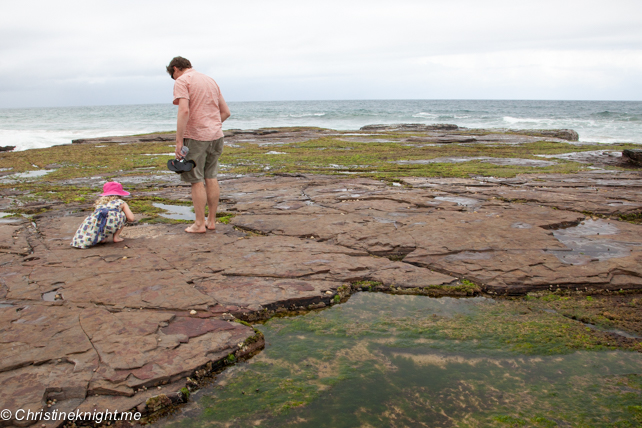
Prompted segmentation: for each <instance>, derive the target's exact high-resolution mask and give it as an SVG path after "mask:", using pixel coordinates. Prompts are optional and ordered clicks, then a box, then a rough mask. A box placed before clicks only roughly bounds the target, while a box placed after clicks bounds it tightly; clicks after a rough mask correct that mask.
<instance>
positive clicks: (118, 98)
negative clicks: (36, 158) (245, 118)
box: [0, 0, 642, 108]
mask: <svg viewBox="0 0 642 428" xmlns="http://www.w3.org/2000/svg"><path fill="white" fill-rule="evenodd" d="M0 8H1V10H2V14H0V58H1V59H0V71H1V72H2V76H3V78H2V79H1V80H0V108H21V107H55V106H83V105H118V104H148V103H165V102H171V99H172V87H173V81H172V80H171V79H170V78H169V76H168V75H167V73H166V72H165V66H166V65H167V64H168V63H169V61H170V60H171V59H172V57H174V56H177V55H180V56H183V57H185V58H188V59H189V60H190V61H191V62H192V65H193V67H194V69H195V70H198V71H200V72H203V73H206V74H208V75H210V76H212V77H213V78H214V79H215V80H216V81H217V82H218V83H219V86H220V87H221V89H222V92H223V95H224V96H225V98H226V99H227V100H228V101H280V100H343V99H346V100H350V99H546V100H642V79H640V77H641V76H642V1H640V0H610V1H608V2H606V1H604V0H600V1H593V0H582V1H575V0H555V1H548V0H537V1H520V0H513V1H498V0H485V1H481V0H473V1H468V0H445V1H441V0H424V1H414V0H396V1H379V0H368V1H361V0H354V1H353V0H342V1H335V0H325V1H323V2H321V1H314V2H312V1H303V0H297V1H284V0H271V1H264V0H263V1H254V0H235V1H225V2H223V1H216V0H207V1H191V0H183V1H180V2H179V1H164V0H155V1H144V0H141V1H136V0H128V1H119V0H111V1H109V2H107V1H100V2H99V1H86V0H85V1H67V0H56V1H51V0H47V1H40V0H33V1H31V0H22V1H19V2H9V1H1V2H0Z"/></svg>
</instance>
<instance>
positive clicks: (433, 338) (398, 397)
mask: <svg viewBox="0 0 642 428" xmlns="http://www.w3.org/2000/svg"><path fill="white" fill-rule="evenodd" d="M527 306H528V305H526V304H521V303H517V302H510V301H493V300H490V299H485V298H471V299H453V298H442V299H433V298H429V297H425V296H392V295H387V294H380V293H357V294H355V295H354V296H352V297H351V298H350V300H349V301H348V302H347V303H344V304H341V305H336V306H333V307H332V308H329V309H326V310H323V311H316V312H311V313H308V314H306V315H302V316H296V317H287V318H275V319H272V320H270V321H268V322H266V323H265V324H263V325H259V326H257V328H258V329H260V330H261V331H262V332H263V334H264V335H265V340H266V347H265V349H264V350H263V351H262V352H261V353H260V354H258V355H257V356H255V357H254V358H252V359H250V360H249V361H248V362H245V363H240V364H237V365H235V366H233V367H231V368H229V369H227V370H226V371H224V372H223V373H222V374H220V375H219V376H218V378H217V379H216V381H215V382H214V383H213V384H212V385H211V386H209V387H206V388H204V389H203V390H201V391H199V392H198V393H197V394H195V395H193V396H192V398H191V401H190V402H189V403H188V404H187V405H185V406H183V407H181V408H179V409H178V410H177V412H176V413H174V414H173V415H172V416H169V417H168V418H167V419H164V420H161V421H159V422H158V425H159V426H162V427H195V428H196V427H203V426H209V427H224V426H261V427H283V426H304V427H384V426H385V427H389V426H397V427H410V426H412V427H414V426H427V427H453V426H473V427H486V426H604V427H607V426H614V425H616V424H619V423H622V424H623V423H624V422H626V421H630V420H632V419H631V418H632V417H633V416H634V414H632V413H631V411H633V410H635V409H636V407H634V406H639V400H640V396H642V354H641V353H637V352H621V351H606V352H605V351H598V350H593V351H590V350H585V351H580V352H578V351H577V350H576V348H574V346H575V345H574V344H573V343H566V342H565V340H568V337H576V335H578V334H579V335H584V337H586V338H589V339H586V340H587V342H586V343H590V337H591V336H590V334H591V333H590V330H589V331H587V329H586V327H585V326H583V325H582V324H581V323H579V322H577V321H572V320H569V319H567V318H565V317H560V316H556V315H554V314H548V313H546V312H539V311H538V312H537V313H536V314H535V313H534V312H533V311H530V312H529V311H528V310H527ZM569 334H570V335H571V336H567V335H569ZM564 338H566V339H564ZM581 348H583V349H584V348H585V347H584V346H583V345H582V346H581ZM631 409H633V410H631ZM506 421H508V422H510V423H509V424H508V425H504V424H503V423H505V422H506ZM622 426H625V425H622Z"/></svg>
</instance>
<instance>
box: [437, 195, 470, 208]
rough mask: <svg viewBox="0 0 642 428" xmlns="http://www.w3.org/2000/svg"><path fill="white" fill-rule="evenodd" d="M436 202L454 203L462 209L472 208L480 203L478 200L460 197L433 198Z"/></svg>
mask: <svg viewBox="0 0 642 428" xmlns="http://www.w3.org/2000/svg"><path fill="white" fill-rule="evenodd" d="M435 200H437V201H446V202H454V203H456V204H457V205H459V206H462V207H474V206H477V205H479V204H480V203H481V201H480V200H478V199H473V198H464V197H460V196H437V197H436V198H435Z"/></svg>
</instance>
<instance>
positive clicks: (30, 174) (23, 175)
mask: <svg viewBox="0 0 642 428" xmlns="http://www.w3.org/2000/svg"><path fill="white" fill-rule="evenodd" d="M53 171H55V169H39V170H36V171H26V172H17V173H15V174H10V175H5V176H4V177H2V179H0V182H11V181H20V180H30V179H34V178H38V177H42V176H43V175H47V174H49V173H50V172H53Z"/></svg>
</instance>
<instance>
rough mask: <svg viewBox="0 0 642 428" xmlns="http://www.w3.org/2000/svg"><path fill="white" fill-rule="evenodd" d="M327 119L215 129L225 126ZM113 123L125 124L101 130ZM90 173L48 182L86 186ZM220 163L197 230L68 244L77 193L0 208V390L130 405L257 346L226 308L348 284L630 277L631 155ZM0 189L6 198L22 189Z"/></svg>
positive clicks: (160, 190) (318, 293)
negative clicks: (514, 162)
mask: <svg viewBox="0 0 642 428" xmlns="http://www.w3.org/2000/svg"><path fill="white" fill-rule="evenodd" d="M330 131H331V130H321V131H315V130H308V131H305V132H298V133H297V132H295V131H291V135H290V136H289V137H288V136H287V135H288V132H290V131H279V132H277V131H273V130H259V131H251V132H250V131H229V132H228V134H229V135H230V136H229V139H228V140H226V142H227V143H228V144H234V141H236V140H239V139H245V140H247V139H251V138H255V137H256V138H257V140H256V143H257V144H266V143H270V142H277V143H278V142H279V141H290V140H304V139H306V138H311V136H312V135H317V136H318V135H319V134H322V133H329V132H330ZM371 131H376V129H373V130H371ZM424 131H426V132H428V131H430V132H432V131H434V132H436V133H444V132H454V131H455V130H454V129H450V128H448V127H443V128H439V129H434V130H424ZM306 133H309V135H308V134H306ZM506 136H509V137H510V135H509V134H506ZM259 137H260V138H259ZM485 137H487V136H484V135H478V136H474V138H477V139H481V138H485ZM558 137H559V136H557V137H555V138H558ZM570 137H572V136H570ZM570 137H569V139H571V138H570ZM127 138H130V139H132V140H131V141H133V142H135V141H136V140H135V139H136V138H138V139H140V138H141V137H122V138H119V139H118V140H116V139H112V140H113V141H111V140H110V141H101V142H122V141H120V140H123V139H127ZM144 138H152V139H153V138H160V140H158V141H171V140H173V135H172V134H157V135H152V136H145V137H144ZM165 138H168V140H165ZM277 138H278V140H277ZM288 138H289V139H290V140H288ZM350 138H361V137H359V136H351V137H350ZM440 138H441V137H440ZM510 138H513V137H510ZM515 138H533V139H539V138H541V137H537V136H534V137H531V136H524V135H521V136H517V137H515ZM235 139H236V140H235ZM272 139H275V140H274V141H273V140H272ZM128 141H129V140H128ZM152 141H156V140H152ZM95 142H96V141H94V143H95ZM75 143H82V142H75ZM118 179H119V181H121V182H123V183H124V184H126V187H127V188H128V190H130V191H131V192H132V194H134V195H136V194H139V195H141V194H142V195H145V196H146V197H150V198H159V200H163V203H164V204H169V203H171V201H177V202H179V201H186V200H187V201H188V200H189V188H188V187H186V186H185V185H184V184H182V183H180V181H179V178H178V176H177V175H175V174H155V175H145V176H143V175H135V174H132V173H129V175H127V176H123V177H118ZM104 180H105V177H101V176H93V177H89V178H74V179H66V180H60V181H57V182H54V183H52V185H62V186H70V185H74V186H76V185H82V186H87V187H95V188H98V187H99V186H100V185H102V183H103V182H104ZM220 181H221V190H222V193H221V205H220V211H221V212H226V213H230V214H233V215H234V216H233V217H232V218H231V221H230V223H229V224H219V225H217V230H216V231H215V232H208V233H206V234H202V235H191V234H190V235H188V234H185V233H184V232H183V228H184V225H181V224H140V223H137V224H134V225H132V226H128V227H127V228H126V229H125V231H123V233H122V236H123V237H124V238H126V239H125V241H124V242H121V243H117V244H114V243H112V242H109V243H106V244H100V245H98V246H96V247H93V248H90V249H87V250H78V249H75V248H72V247H71V246H70V245H69V244H70V242H71V238H72V236H73V234H74V233H75V231H76V228H77V227H78V225H80V223H81V222H82V220H83V218H84V216H86V215H87V214H88V213H87V211H83V210H88V209H90V207H89V205H88V204H86V203H71V204H63V203H61V202H51V201H49V202H46V201H33V202H30V203H29V204H30V205H28V204H25V205H23V212H25V213H32V214H36V215H34V216H33V217H32V218H31V219H18V221H17V222H12V223H0V266H1V269H0V355H1V356H2V358H1V359H0V361H1V363H0V367H1V369H0V379H1V381H2V384H3V386H4V388H3V390H2V391H1V392H0V404H2V406H3V408H10V409H17V408H22V409H32V410H34V411H35V410H39V409H41V408H43V406H46V404H47V401H48V400H50V399H52V398H55V399H56V400H57V401H56V404H55V406H54V407H53V408H56V409H58V410H66V411H69V410H74V409H76V408H78V409H81V410H83V411H84V410H87V411H89V410H92V409H98V410H100V409H104V408H112V409H113V408H118V409H119V410H121V411H122V410H128V409H131V408H134V407H140V406H142V408H145V403H146V402H147V400H148V399H149V398H150V397H153V396H156V395H158V393H159V391H158V390H157V388H158V387H159V386H160V387H161V388H162V391H163V393H165V392H166V393H167V394H170V395H171V394H173V393H176V391H178V390H179V389H180V388H182V387H184V386H185V385H186V382H188V381H187V380H186V379H187V378H188V377H190V376H194V373H197V372H198V371H200V370H206V371H212V370H214V369H215V368H216V367H219V366H220V365H221V364H223V363H222V362H223V361H224V360H225V359H226V358H228V356H229V355H230V354H234V355H235V356H236V357H237V358H238V357H242V356H243V355H249V354H251V352H254V351H255V350H256V349H257V348H259V347H260V346H262V339H261V338H260V337H257V333H256V332H255V331H254V330H253V329H252V328H251V327H248V326H246V325H244V324H242V323H238V322H234V318H238V319H240V320H245V321H255V320H261V319H267V318H269V317H271V316H273V315H274V314H276V313H282V312H297V311H301V310H309V309H315V308H322V307H326V306H329V305H332V304H335V303H338V302H340V301H342V299H344V298H345V297H346V296H347V295H349V294H350V293H351V292H352V291H354V290H358V289H375V290H382V291H388V292H393V293H400V294H404V293H415V294H427V295H454V296H461V295H473V294H479V293H481V292H486V293H490V294H493V295H495V294H502V295H504V294H508V295H523V294H525V293H527V292H533V291H538V290H550V289H558V288H563V289H571V290H576V289H582V290H593V291H600V290H639V289H642V226H641V225H640V224H639V219H640V216H641V213H642V196H641V195H642V193H641V192H640V190H641V189H642V174H640V173H639V172H636V171H616V170H612V171H610V170H595V171H589V172H583V173H578V174H529V175H518V176H517V177H515V178H494V177H471V178H430V177H405V178H400V179H399V180H398V181H397V182H388V181H382V180H376V179H371V178H346V177H343V176H322V175H306V174H277V175H273V176H264V175H248V176H241V177H239V176H231V175H230V176H225V175H222V176H221V177H220ZM3 192H4V193H3V199H5V200H11V198H15V197H18V196H20V191H19V190H6V189H5V190H3ZM27 210H31V211H27ZM43 210H44V211H45V212H42V211H43ZM624 220H629V221H631V222H627V221H624ZM636 221H637V222H638V223H635V222H636ZM250 342H251V345H250ZM204 367H205V369H204ZM188 384H189V382H188ZM53 408H51V409H52V410H53Z"/></svg>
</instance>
